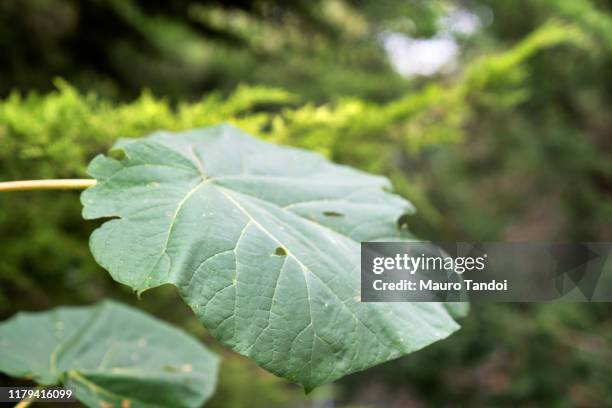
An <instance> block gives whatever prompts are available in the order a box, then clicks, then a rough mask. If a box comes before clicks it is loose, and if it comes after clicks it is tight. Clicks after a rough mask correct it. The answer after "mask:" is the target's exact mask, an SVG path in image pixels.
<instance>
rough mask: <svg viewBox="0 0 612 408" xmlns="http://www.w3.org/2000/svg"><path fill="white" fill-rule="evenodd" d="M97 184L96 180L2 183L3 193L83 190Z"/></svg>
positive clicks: (1, 189)
mask: <svg viewBox="0 0 612 408" xmlns="http://www.w3.org/2000/svg"><path fill="white" fill-rule="evenodd" d="M94 184H96V180H95V179H54V180H21V181H3V182H0V192H2V191H26V190H82V189H84V188H87V187H91V186H93V185H94Z"/></svg>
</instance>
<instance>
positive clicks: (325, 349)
mask: <svg viewBox="0 0 612 408" xmlns="http://www.w3.org/2000/svg"><path fill="white" fill-rule="evenodd" d="M116 148H117V149H118V150H120V151H121V152H123V153H124V156H125V157H124V158H123V159H122V160H121V161H117V160H114V159H112V158H109V157H104V156H99V157H97V158H96V159H94V161H93V162H92V163H91V165H90V167H89V172H90V174H91V175H92V176H93V177H95V178H96V179H97V180H98V184H97V185H96V186H94V187H92V188H89V189H88V190H86V191H85V192H84V193H83V195H82V196H81V200H82V202H83V205H84V210H83V215H84V217H85V218H88V219H95V218H104V217H117V219H113V220H110V221H107V222H106V223H105V224H104V225H103V226H102V227H101V228H99V229H98V230H96V231H95V232H94V233H93V235H92V237H91V242H90V244H91V249H92V251H93V254H94V256H95V258H96V260H97V261H98V262H99V263H100V264H101V265H102V266H103V267H104V268H106V269H107V270H108V271H109V272H110V273H111V275H112V276H113V278H114V279H115V280H117V281H119V282H122V283H125V284H127V285H129V286H131V287H132V288H134V289H135V290H137V291H138V292H142V291H144V290H147V289H149V288H152V287H155V286H158V285H162V284H165V283H171V284H173V285H175V286H177V287H178V289H179V291H180V294H181V296H182V297H183V298H184V299H185V300H186V302H187V303H188V304H189V305H190V306H191V308H192V309H193V310H194V312H195V313H196V315H197V316H198V317H199V318H200V320H201V321H202V322H203V323H204V325H205V326H206V327H207V328H208V329H209V330H210V332H211V333H212V334H213V335H214V336H215V337H217V338H218V339H219V340H221V341H222V342H223V343H225V344H227V345H228V346H230V347H231V348H232V349H234V350H236V351H237V352H239V353H241V354H243V355H246V356H249V357H251V358H253V359H254V360H255V361H256V362H257V363H259V364H260V365H261V366H263V367H265V368H266V369H268V370H269V371H271V372H273V373H275V374H277V375H280V376H283V377H286V378H288V379H291V380H293V381H295V382H298V383H301V384H303V385H304V386H305V387H306V389H307V390H309V389H312V388H313V387H315V386H317V385H320V384H322V383H325V382H328V381H332V380H334V379H337V378H339V377H341V376H343V375H345V374H347V373H351V372H354V371H358V370H363V369H365V368H368V367H371V366H373V365H375V364H378V363H381V362H384V361H387V360H390V359H393V358H396V357H399V356H401V355H403V354H406V353H410V352H412V351H415V350H418V349H420V348H422V347H424V346H426V345H428V344H430V343H432V342H434V341H436V340H439V339H442V338H444V337H446V336H448V335H449V334H450V333H452V332H453V331H455V330H457V328H458V325H457V324H456V323H455V321H454V320H453V319H452V317H451V316H450V315H449V313H448V312H447V311H446V309H445V308H444V306H443V305H441V304H435V303H420V304H419V303H414V304H399V303H396V304H382V303H379V304H373V303H362V302H360V299H359V293H360V273H359V270H360V246H359V241H365V240H370V239H376V238H377V237H392V236H399V231H398V219H399V218H400V217H401V216H402V215H403V214H405V213H406V212H409V211H412V207H411V206H410V204H409V203H408V202H406V201H405V200H403V199H401V198H399V197H398V196H395V195H393V194H390V193H388V192H387V190H388V189H389V187H390V186H389V183H388V181H387V180H386V179H385V178H382V177H376V176H372V175H368V174H365V173H362V172H359V171H356V170H353V169H351V168H349V167H345V166H339V165H335V164H332V163H330V162H328V161H326V160H325V159H324V158H322V157H321V156H319V155H316V154H313V153H310V152H306V151H303V150H299V149H294V148H288V147H282V146H276V145H273V144H268V143H265V142H262V141H260V140H257V139H255V138H252V137H250V136H248V135H246V134H244V133H242V132H241V131H240V130H238V129H236V128H234V127H231V126H229V125H222V126H217V127H212V128H207V129H202V130H194V131H189V132H184V133H179V134H172V133H167V132H158V133H155V134H153V135H151V136H149V137H147V138H145V139H139V140H130V141H125V140H124V141H120V142H119V143H118V144H117V146H116ZM400 224H401V223H400Z"/></svg>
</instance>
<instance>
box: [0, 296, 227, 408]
mask: <svg viewBox="0 0 612 408" xmlns="http://www.w3.org/2000/svg"><path fill="white" fill-rule="evenodd" d="M217 365H218V363H217V358H216V357H215V356H214V355H213V354H212V353H210V352H209V351H207V350H206V349H205V348H204V347H203V346H202V345H201V344H200V343H198V342H197V341H196V340H194V339H193V338H191V337H190V336H188V335H186V334H184V333H183V332H181V331H179V330H177V329H175V328H173V327H171V326H169V325H167V324H165V323H163V322H161V321H158V320H155V319H153V318H151V317H149V316H147V315H145V314H143V313H142V312H139V311H136V310H134V309H131V308H128V307H126V306H123V305H121V304H118V303H115V302H110V301H105V302H102V303H99V304H98V305H95V306H88V307H59V308H56V309H54V310H52V311H48V312H42V313H19V314H17V315H16V316H15V317H13V318H11V319H10V320H7V321H5V322H3V323H1V324H0V371H2V372H4V373H6V374H8V375H10V376H13V377H22V378H29V379H32V380H34V381H36V382H38V383H39V384H42V385H59V384H62V385H65V386H69V387H74V388H75V395H76V397H77V398H78V399H79V400H80V401H81V402H83V403H84V404H86V405H87V406H90V407H96V408H99V407H110V406H115V407H130V408H139V407H142V408H153V407H170V406H172V407H200V406H201V405H202V404H203V403H204V402H205V401H206V400H207V399H208V398H209V397H210V396H211V394H212V392H213V390H214V388H215V383H216V378H217Z"/></svg>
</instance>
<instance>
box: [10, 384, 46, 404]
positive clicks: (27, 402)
mask: <svg viewBox="0 0 612 408" xmlns="http://www.w3.org/2000/svg"><path fill="white" fill-rule="evenodd" d="M42 388H43V387H42V385H38V386H37V387H36V388H35V389H34V390H41V389H42ZM37 399H38V398H36V397H34V396H32V397H30V398H27V399H24V400H21V401H19V402H18V403H17V405H15V406H14V407H13V408H27V407H29V406H30V404H31V403H33V402H34V401H36V400H37Z"/></svg>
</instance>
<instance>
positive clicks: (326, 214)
mask: <svg viewBox="0 0 612 408" xmlns="http://www.w3.org/2000/svg"><path fill="white" fill-rule="evenodd" d="M323 215H325V216H327V217H344V214H342V213H339V212H336V211H323Z"/></svg>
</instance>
